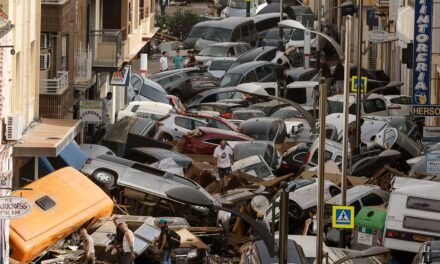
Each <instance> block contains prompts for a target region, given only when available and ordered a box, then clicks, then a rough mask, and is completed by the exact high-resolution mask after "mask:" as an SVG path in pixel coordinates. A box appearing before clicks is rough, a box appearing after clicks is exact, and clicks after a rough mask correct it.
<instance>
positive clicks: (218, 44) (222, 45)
mask: <svg viewBox="0 0 440 264" xmlns="http://www.w3.org/2000/svg"><path fill="white" fill-rule="evenodd" d="M237 45H246V43H244V42H217V43H213V44H210V45H209V46H208V47H207V48H209V47H232V46H237Z"/></svg>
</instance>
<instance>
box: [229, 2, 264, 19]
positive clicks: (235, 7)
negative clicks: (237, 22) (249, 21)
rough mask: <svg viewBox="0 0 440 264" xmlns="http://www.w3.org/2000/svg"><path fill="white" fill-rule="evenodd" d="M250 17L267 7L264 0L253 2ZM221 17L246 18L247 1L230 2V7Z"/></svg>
mask: <svg viewBox="0 0 440 264" xmlns="http://www.w3.org/2000/svg"><path fill="white" fill-rule="evenodd" d="M250 3H251V9H250V15H251V16H255V15H256V14H257V13H258V12H259V11H260V10H261V9H263V8H264V7H266V6H267V3H266V2H265V1H264V0H251V1H250ZM221 17H223V18H226V17H246V1H245V0H229V2H228V6H227V7H226V8H225V9H223V10H222V12H221Z"/></svg>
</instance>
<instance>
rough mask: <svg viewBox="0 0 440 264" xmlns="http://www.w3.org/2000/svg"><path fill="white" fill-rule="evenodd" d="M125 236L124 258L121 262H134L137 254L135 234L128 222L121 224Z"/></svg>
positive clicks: (123, 244) (123, 243)
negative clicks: (135, 250) (129, 227)
mask: <svg viewBox="0 0 440 264" xmlns="http://www.w3.org/2000/svg"><path fill="white" fill-rule="evenodd" d="M121 228H122V231H123V232H124V237H123V238H122V258H121V264H133V263H134V259H135V258H136V255H135V253H134V234H133V232H132V231H131V230H130V229H128V226H127V224H126V223H122V224H121Z"/></svg>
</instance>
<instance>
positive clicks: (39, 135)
mask: <svg viewBox="0 0 440 264" xmlns="http://www.w3.org/2000/svg"><path fill="white" fill-rule="evenodd" d="M80 131H81V121H79V120H69V119H45V118H43V119H42V120H41V122H38V123H37V124H35V125H34V126H33V127H32V128H31V129H30V130H29V131H27V132H26V133H25V134H24V135H23V137H22V139H21V140H20V141H19V143H17V144H15V145H14V151H13V155H14V157H35V156H46V157H56V156H58V154H60V153H61V151H63V150H64V148H65V147H66V146H67V145H69V143H70V142H72V140H73V139H74V138H75V136H76V135H77V134H78V133H79V132H80Z"/></svg>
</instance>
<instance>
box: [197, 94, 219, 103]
mask: <svg viewBox="0 0 440 264" xmlns="http://www.w3.org/2000/svg"><path fill="white" fill-rule="evenodd" d="M212 102H217V95H216V94H211V95H209V96H206V97H205V99H204V100H203V101H202V102H200V103H212Z"/></svg>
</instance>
